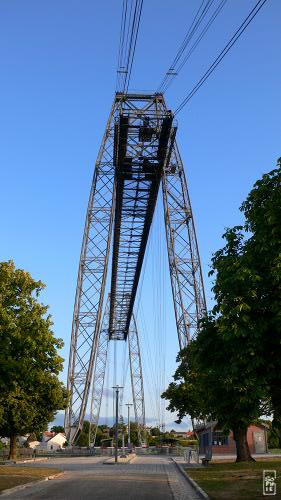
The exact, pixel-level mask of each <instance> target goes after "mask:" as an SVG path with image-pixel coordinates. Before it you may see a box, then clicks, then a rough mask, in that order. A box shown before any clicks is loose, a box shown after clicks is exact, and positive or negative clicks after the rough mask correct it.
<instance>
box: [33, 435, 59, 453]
mask: <svg viewBox="0 0 281 500" xmlns="http://www.w3.org/2000/svg"><path fill="white" fill-rule="evenodd" d="M65 442H66V437H65V434H64V433H62V432H58V433H57V434H56V433H55V432H44V433H43V436H42V441H41V443H39V445H38V446H36V449H37V450H45V451H57V450H61V449H62V448H63V445H64V443H65Z"/></svg>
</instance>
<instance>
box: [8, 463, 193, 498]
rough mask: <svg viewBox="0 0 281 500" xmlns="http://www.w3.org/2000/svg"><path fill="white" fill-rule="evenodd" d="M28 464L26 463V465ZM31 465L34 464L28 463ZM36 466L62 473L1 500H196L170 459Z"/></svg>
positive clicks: (43, 464) (191, 489)
mask: <svg viewBox="0 0 281 500" xmlns="http://www.w3.org/2000/svg"><path fill="white" fill-rule="evenodd" d="M25 465H27V464H25ZM30 465H31V466H34V465H35V464H34V463H32V464H30ZM36 466H37V467H58V468H59V469H61V470H63V471H64V475H63V476H61V477H58V478H57V479H54V480H50V481H44V482H40V483H37V484H34V485H32V486H31V487H27V488H25V489H22V490H20V491H17V492H14V493H11V494H9V495H6V494H5V495H1V500H2V499H6V498H7V499H10V500H12V499H17V500H22V499H25V498H29V499H33V500H78V499H79V500H80V499H81V500H93V499H94V500H111V499H112V500H124V499H130V500H131V499H134V500H143V499H145V500H150V499H151V500H154V499H155V500H198V499H199V498H200V497H199V496H198V495H197V494H196V492H195V491H194V490H193V488H192V487H191V486H189V483H188V482H187V481H186V479H185V478H184V477H183V476H182V474H181V473H180V472H179V471H178V469H177V467H176V465H175V464H174V463H173V462H172V460H171V459H169V458H166V457H158V456H156V457H154V456H148V457H137V458H136V459H135V460H134V461H133V462H131V463H130V464H112V465H106V464H103V458H101V457H79V458H64V459H52V460H48V462H40V463H39V462H37V464H36Z"/></svg>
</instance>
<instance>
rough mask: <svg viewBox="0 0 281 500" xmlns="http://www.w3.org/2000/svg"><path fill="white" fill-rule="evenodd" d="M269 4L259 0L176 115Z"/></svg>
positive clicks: (177, 110) (176, 112)
mask: <svg viewBox="0 0 281 500" xmlns="http://www.w3.org/2000/svg"><path fill="white" fill-rule="evenodd" d="M266 2H267V0H259V1H258V2H257V3H256V5H255V6H254V8H253V9H252V10H251V12H250V13H249V14H248V16H247V17H246V19H245V20H244V21H243V23H242V24H241V25H240V26H239V28H238V29H237V31H236V32H235V33H234V35H233V36H232V37H231V39H230V40H229V42H228V43H227V44H226V46H225V47H224V48H223V50H222V51H221V52H220V54H219V55H218V56H217V58H216V59H215V60H214V62H213V63H212V64H211V66H210V67H209V68H208V70H207V71H206V72H205V73H204V75H203V76H202V78H200V80H199V81H198V82H197V84H196V85H195V86H194V87H193V89H192V90H191V91H190V92H189V93H188V94H187V96H186V97H185V99H184V100H183V101H182V102H181V104H180V105H179V106H178V107H177V109H176V110H175V115H177V114H178V113H179V112H180V111H181V110H182V109H183V108H184V106H186V104H187V103H188V102H189V101H190V99H192V97H193V96H194V95H195V94H196V92H198V90H199V89H200V87H202V85H203V84H204V83H205V81H206V80H207V79H208V78H209V76H211V74H212V73H213V71H214V70H215V69H216V67H217V66H218V65H219V64H220V62H221V61H222V60H223V59H224V57H225V56H226V55H227V53H228V52H229V51H230V49H231V48H232V47H233V45H234V44H235V43H236V42H237V40H238V39H239V38H240V36H241V35H242V33H244V31H245V30H246V28H247V27H248V26H249V24H250V23H251V22H252V21H253V19H254V18H255V16H256V15H257V14H258V12H259V11H260V10H261V8H262V7H263V5H264V4H265V3H266Z"/></svg>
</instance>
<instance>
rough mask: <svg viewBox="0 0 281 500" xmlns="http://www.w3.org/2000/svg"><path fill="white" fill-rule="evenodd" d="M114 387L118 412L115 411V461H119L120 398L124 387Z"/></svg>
mask: <svg viewBox="0 0 281 500" xmlns="http://www.w3.org/2000/svg"><path fill="white" fill-rule="evenodd" d="M112 389H115V395H116V405H115V407H116V413H115V460H114V461H115V463H117V461H118V399H119V389H123V387H120V386H119V385H114V386H113V387H112Z"/></svg>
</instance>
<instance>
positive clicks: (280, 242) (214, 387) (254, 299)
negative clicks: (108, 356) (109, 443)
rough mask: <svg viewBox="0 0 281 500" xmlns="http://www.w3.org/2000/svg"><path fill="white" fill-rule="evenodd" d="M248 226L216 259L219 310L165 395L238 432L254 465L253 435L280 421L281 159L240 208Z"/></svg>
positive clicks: (241, 451)
mask: <svg viewBox="0 0 281 500" xmlns="http://www.w3.org/2000/svg"><path fill="white" fill-rule="evenodd" d="M241 211H242V212H243V213H244V215H245V224H244V226H240V227H235V228H232V229H228V230H227V231H226V233H225V235H224V239H225V240H226V245H225V247H224V248H222V249H221V250H219V251H218V252H216V253H215V254H214V256H213V259H212V270H211V273H210V274H211V275H213V276H214V278H215V282H214V287H213V291H214V295H215V300H216V305H215V307H214V308H213V310H212V314H211V315H210V316H209V317H208V318H206V319H205V320H204V321H203V322H202V328H201V331H200V333H199V334H198V337H197V339H196V340H194V341H192V342H191V344H190V345H189V346H188V347H187V349H186V350H185V351H182V352H181V353H180V355H179V357H178V361H179V362H180V366H179V368H178V369H177V371H176V373H175V376H174V378H175V382H173V383H172V384H170V386H169V387H168V389H167V391H166V392H165V393H164V394H163V397H165V398H166V399H168V400H169V401H170V405H169V409H171V410H172V411H175V410H176V411H177V412H178V415H179V419H181V418H182V417H183V416H184V415H185V414H187V413H189V414H190V415H191V417H193V418H204V417H205V418H206V417H207V418H210V419H213V420H218V423H219V425H220V427H222V429H223V430H225V431H228V430H230V429H232V430H233V433H234V439H235V441H236V447H237V460H239V461H240V460H250V459H251V456H250V453H249V449H248V445H247V440H246V431H247V427H248V425H249V424H250V423H251V422H252V421H254V420H256V419H257V418H258V417H259V416H261V415H265V414H268V413H269V412H270V411H273V414H274V420H273V422H274V424H275V426H276V428H280V421H281V315H280V303H281V225H280V220H281V162H280V160H278V168H277V169H275V170H273V171H272V172H270V173H269V174H266V175H264V176H263V177H262V179H261V180H259V181H257V182H256V184H255V185H254V188H253V189H252V191H251V192H250V193H249V195H248V197H247V199H246V201H245V202H244V203H243V204H242V206H241Z"/></svg>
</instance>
